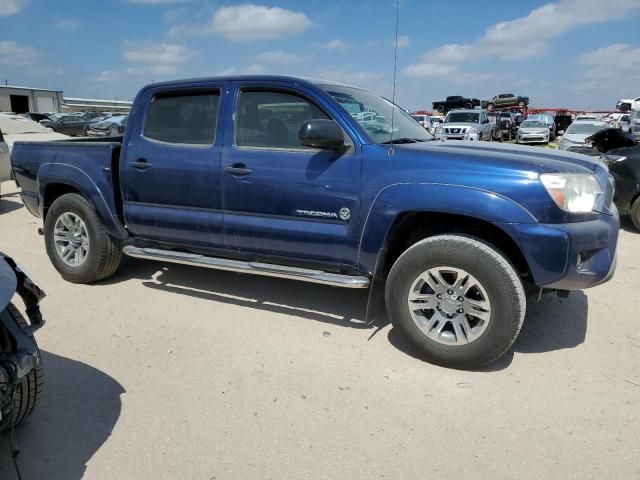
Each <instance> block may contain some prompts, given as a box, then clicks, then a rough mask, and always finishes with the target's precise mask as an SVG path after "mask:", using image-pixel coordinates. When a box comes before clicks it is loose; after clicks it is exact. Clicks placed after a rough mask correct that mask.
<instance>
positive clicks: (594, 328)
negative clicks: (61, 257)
mask: <svg viewBox="0 0 640 480" xmlns="http://www.w3.org/2000/svg"><path fill="white" fill-rule="evenodd" d="M3 192H4V195H3V196H2V199H1V201H0V250H3V251H5V252H6V253H7V254H9V255H11V256H14V257H15V258H16V259H17V260H18V261H19V262H20V263H22V264H23V266H24V267H25V268H26V269H27V270H28V271H29V272H30V273H31V274H32V275H33V276H34V277H35V278H36V279H37V280H38V281H39V283H40V284H41V285H42V286H43V287H44V288H45V290H46V291H47V293H48V297H47V298H46V299H45V300H44V302H43V303H42V310H43V312H44V315H45V317H46V319H47V321H48V323H47V325H46V326H45V327H44V328H43V329H42V330H41V331H40V332H39V333H38V340H39V342H40V346H41V348H42V350H43V352H44V353H43V356H44V363H45V382H46V392H45V397H44V399H43V401H42V402H41V404H40V405H39V408H38V409H37V412H36V413H35V414H34V415H33V416H32V417H31V419H30V420H28V421H27V422H26V423H25V424H24V425H23V426H22V427H20V428H19V429H18V433H19V435H20V440H21V444H22V455H21V460H20V461H21V464H22V467H23V471H24V473H25V478H28V479H47V480H74V479H79V478H81V477H83V476H84V478H88V479H171V480H174V479H200V480H210V479H243V480H244V479H261V480H262V479H279V480H280V479H332V480H333V479H372V478H388V479H414V478H415V479H417V478H469V479H475V478H477V479H492V480H493V479H514V478H518V479H529V478H532V479H541V478H545V479H549V478H554V479H556V478H557V479H568V478H577V479H586V478H594V479H596V478H597V479H604V478H628V479H631V478H640V463H639V460H640V436H639V435H640V434H639V433H638V432H640V334H639V333H638V332H639V329H638V321H639V319H640V316H639V315H638V311H639V310H640V295H638V285H640V248H638V247H640V235H638V234H636V233H633V232H632V231H631V230H630V229H627V230H626V231H621V238H620V244H619V263H618V270H617V273H616V276H615V277H614V279H613V280H612V281H611V282H609V283H607V284H605V285H602V286H599V287H597V288H594V289H592V290H589V291H586V292H584V293H582V292H577V293H573V294H572V295H571V296H570V297H569V298H568V299H566V300H561V299H559V298H557V297H555V296H547V297H546V298H543V300H542V301H541V303H540V304H537V305H535V304H534V305H530V306H529V310H528V313H527V319H526V321H525V324H524V328H523V331H522V333H521V335H520V337H519V339H518V341H517V342H516V344H515V345H514V347H513V348H512V350H511V351H510V352H509V353H508V354H507V355H505V356H504V357H503V358H502V359H501V360H500V361H498V362H497V363H496V364H494V365H492V366H491V367H489V368H486V369H484V370H483V371H477V372H462V371H454V370H447V369H444V368H440V367H435V366H432V365H429V364H427V363H424V362H423V361H421V360H419V359H417V358H415V357H414V356H413V355H412V353H411V351H410V350H409V349H408V348H407V346H406V345H405V344H404V343H403V342H402V341H401V340H400V339H399V338H398V337H397V335H396V334H395V332H394V331H393V330H392V329H391V327H390V326H389V325H384V322H381V323H380V324H379V325H377V326H374V327H369V326H367V325H364V324H363V323H362V318H363V316H364V306H365V300H366V292H354V291H346V290H339V289H332V288H329V287H321V286H314V285H309V284H303V283H295V282H290V281H285V280H274V279H269V278H261V277H252V276H241V275H235V274H230V273H223V272H215V271H209V270H199V269H195V268H188V267H181V266H176V265H165V264H161V263H153V262H143V261H139V262H134V261H127V262H126V263H125V264H124V265H123V266H122V268H121V270H120V271H119V272H118V274H117V275H116V276H115V277H114V278H112V279H110V280H109V281H107V282H104V283H100V284H97V285H91V286H85V285H72V284H70V283H66V282H64V281H62V280H61V279H60V277H59V276H58V274H57V273H56V272H55V271H54V269H53V267H52V266H51V265H50V263H49V260H48V258H47V257H46V254H45V251H44V245H43V241H42V237H39V236H38V235H37V233H36V228H37V227H38V226H40V224H39V222H38V220H37V219H35V218H33V217H31V216H30V215H29V213H28V212H27V211H26V210H25V209H24V208H22V207H21V204H20V200H19V198H18V196H17V194H16V192H15V188H14V187H13V184H9V183H5V184H3ZM12 471H13V470H12V467H11V463H10V457H9V447H8V441H7V439H6V437H5V438H3V439H1V440H0V478H2V479H3V480H10V479H13V476H12Z"/></svg>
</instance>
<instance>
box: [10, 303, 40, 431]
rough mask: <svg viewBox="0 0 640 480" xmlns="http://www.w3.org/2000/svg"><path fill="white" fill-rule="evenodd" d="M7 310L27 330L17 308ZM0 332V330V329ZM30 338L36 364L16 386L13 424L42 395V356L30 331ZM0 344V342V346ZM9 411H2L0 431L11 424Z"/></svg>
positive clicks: (26, 413) (30, 408)
mask: <svg viewBox="0 0 640 480" xmlns="http://www.w3.org/2000/svg"><path fill="white" fill-rule="evenodd" d="M7 310H8V311H9V313H10V314H11V315H12V316H13V318H15V319H16V322H17V323H18V325H20V328H22V329H23V330H24V331H28V327H29V325H28V324H27V322H26V320H25V319H24V317H23V316H22V315H21V314H20V312H19V311H18V309H17V308H16V307H14V306H13V305H12V304H9V305H8V306H7ZM0 334H2V332H1V331H0ZM29 336H30V337H31V340H33V343H34V344H35V345H36V349H37V358H38V362H37V365H36V366H35V368H34V369H33V370H31V372H29V374H28V375H27V376H26V377H24V378H23V379H22V381H21V382H20V385H18V386H17V388H16V392H15V398H14V402H13V411H14V418H13V422H14V425H18V424H19V423H20V422H22V421H23V420H24V419H25V418H27V417H28V416H29V415H31V413H32V412H33V410H34V408H35V406H36V404H37V403H38V401H39V400H40V398H41V396H42V390H43V387H44V381H43V379H44V370H43V367H42V357H41V356H40V349H38V344H37V343H36V340H35V338H34V337H33V335H32V334H31V333H29ZM1 345H2V344H1V343H0V346H1ZM10 423H11V413H10V412H2V420H0V433H2V432H3V431H4V430H6V429H8V428H9V427H10V426H11V425H10Z"/></svg>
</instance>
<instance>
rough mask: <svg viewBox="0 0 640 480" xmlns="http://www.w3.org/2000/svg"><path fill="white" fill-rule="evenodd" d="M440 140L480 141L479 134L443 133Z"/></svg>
mask: <svg viewBox="0 0 640 480" xmlns="http://www.w3.org/2000/svg"><path fill="white" fill-rule="evenodd" d="M440 138H442V139H443V140H475V141H478V140H479V139H480V134H478V133H441V134H440Z"/></svg>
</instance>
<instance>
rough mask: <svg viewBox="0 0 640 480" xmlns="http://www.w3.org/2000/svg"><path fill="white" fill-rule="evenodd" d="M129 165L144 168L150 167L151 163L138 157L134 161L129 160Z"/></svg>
mask: <svg viewBox="0 0 640 480" xmlns="http://www.w3.org/2000/svg"><path fill="white" fill-rule="evenodd" d="M129 166H130V167H133V168H138V169H140V170H146V169H147V168H150V167H151V164H150V163H149V162H147V160H146V159H144V158H139V159H138V160H136V161H135V162H130V163H129Z"/></svg>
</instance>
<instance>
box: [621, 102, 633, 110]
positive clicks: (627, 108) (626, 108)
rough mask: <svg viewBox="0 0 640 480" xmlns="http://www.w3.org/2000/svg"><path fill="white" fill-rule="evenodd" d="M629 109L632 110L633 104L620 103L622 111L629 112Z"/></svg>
mask: <svg viewBox="0 0 640 480" xmlns="http://www.w3.org/2000/svg"><path fill="white" fill-rule="evenodd" d="M629 110H631V105H629V104H628V103H623V104H622V105H620V111H621V112H628V111H629Z"/></svg>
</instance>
